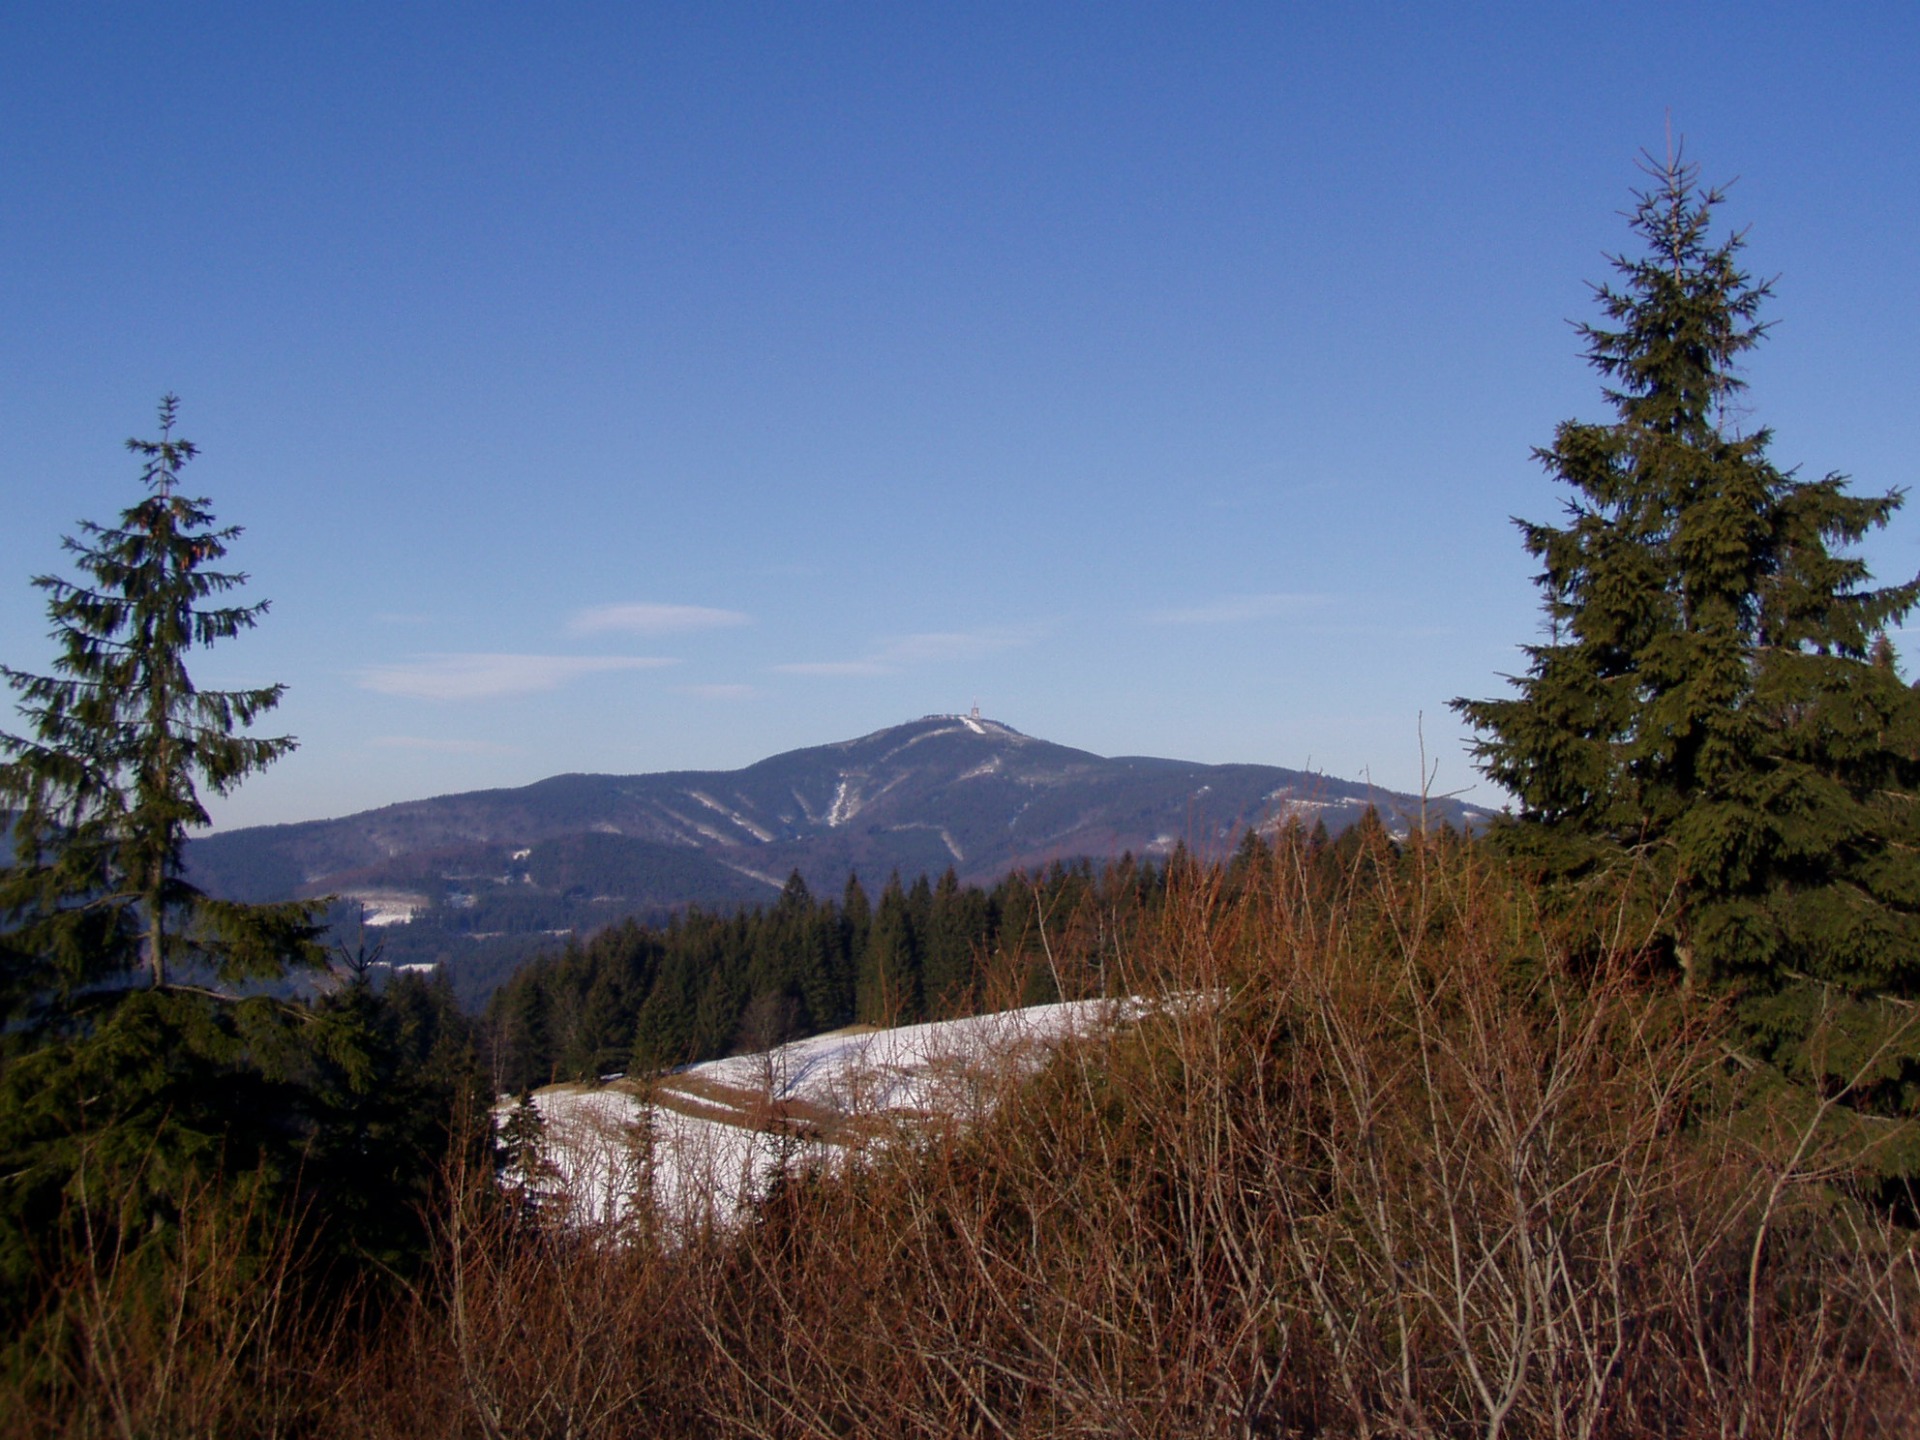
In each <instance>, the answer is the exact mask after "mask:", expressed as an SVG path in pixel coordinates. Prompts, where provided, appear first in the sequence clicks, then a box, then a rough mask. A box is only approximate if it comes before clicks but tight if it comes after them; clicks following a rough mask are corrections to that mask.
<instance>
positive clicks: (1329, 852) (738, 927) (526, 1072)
mask: <svg viewBox="0 0 1920 1440" xmlns="http://www.w3.org/2000/svg"><path fill="white" fill-rule="evenodd" d="M1384 832H1385V825H1384V823H1383V822H1382V821H1381V820H1380V818H1379V816H1378V814H1377V813H1375V812H1373V811H1368V812H1366V814H1365V816H1364V817H1363V819H1362V820H1361V821H1360V822H1359V824H1357V825H1356V826H1354V827H1351V828H1350V829H1349V830H1348V831H1346V832H1344V833H1343V834H1342V835H1341V837H1340V838H1339V839H1337V840H1336V839H1330V838H1329V837H1328V835H1327V831H1326V828H1325V826H1324V825H1318V824H1316V826H1315V827H1314V829H1313V830H1312V831H1311V832H1308V831H1306V830H1305V829H1303V828H1301V827H1300V826H1299V825H1298V824H1294V825H1292V826H1290V827H1288V829H1287V830H1284V831H1283V832H1282V839H1281V844H1282V846H1283V848H1284V847H1285V846H1287V845H1289V844H1292V845H1296V846H1297V847H1298V848H1300V850H1301V852H1302V853H1305V854H1308V855H1310V856H1311V857H1312V860H1311V863H1312V864H1314V865H1315V866H1317V867H1331V868H1334V869H1339V868H1341V867H1344V866H1346V865H1348V864H1350V863H1351V860H1352V857H1353V856H1354V855H1355V854H1357V853H1359V852H1360V850H1362V849H1363V848H1364V847H1365V846H1366V845H1367V844H1368V843H1369V840H1370V837H1373V838H1377V837H1381V836H1384ZM1272 853H1273V851H1272V848H1271V844H1270V842H1269V841H1268V840H1266V839H1263V838H1262V837H1261V836H1259V835H1258V834H1255V833H1254V832H1252V831H1249V832H1248V834H1247V836H1246V838H1245V840H1244V841H1243V842H1242V844H1241V846H1240V848H1239V850H1238V852H1237V853H1236V854H1235V855H1234V856H1233V857H1232V859H1231V860H1230V861H1229V862H1228V863H1227V865H1226V867H1225V870H1224V879H1225V883H1226V884H1227V885H1228V887H1229V888H1230V889H1237V887H1238V886H1240V885H1241V884H1243V883H1245V881H1246V879H1247V878H1248V877H1249V876H1250V875H1251V874H1252V873H1254V871H1256V870H1257V869H1258V868H1260V867H1261V866H1263V865H1265V864H1267V863H1270V860H1271V855H1272ZM1201 868H1202V866H1201V862H1200V861H1198V860H1197V859H1196V858H1195V857H1194V856H1192V855H1191V854H1190V853H1189V852H1188V851H1187V850H1186V849H1185V847H1184V846H1176V847H1175V849H1174V851H1173V852H1172V853H1171V854H1170V855H1169V856H1168V857H1167V859H1166V860H1164V861H1162V862H1158V863H1156V862H1155V861H1153V860H1152V859H1145V860H1138V859H1135V858H1134V857H1133V856H1132V855H1130V854H1129V855H1123V856H1122V857H1121V858H1120V859H1119V860H1117V861H1114V862H1110V863H1104V864H1100V865H1095V864H1094V863H1093V862H1092V861H1090V860H1081V861H1078V862H1076V863H1074V864H1072V865H1068V864H1064V863H1057V864H1055V865H1053V866H1051V867H1049V868H1048V869H1046V870H1045V871H1042V872H1040V873H1037V874H1028V873H1026V872H1023V871H1015V872H1013V873H1012V874H1009V875H1007V876H1005V877H1004V878H1002V879H1001V880H1000V881H998V882H997V883H995V884H993V885H991V886H988V887H981V886H978V885H963V884H961V883H960V880H959V878H958V876H957V875H956V874H955V872H954V871H953V870H952V869H951V868H949V869H948V870H947V871H946V873H945V874H943V875H942V876H940V877H939V879H937V880H930V879H929V878H928V877H927V876H925V875H921V876H918V877H916V878H915V879H914V880H913V881H912V883H910V884H907V883H903V882H902V880H901V877H900V876H899V874H898V873H895V874H893V875H890V876H889V877H888V879H887V882H886V884H885V885H884V886H883V887H882V888H881V891H880V897H879V899H878V901H874V900H871V899H870V898H869V897H868V894H867V891H866V888H865V886H864V885H862V883H861V881H860V879H859V877H858V876H857V875H854V876H850V877H849V878H848V880H847V883H846V886H845V887H844V889H843V890H842V892H841V894H840V896H839V897H838V898H837V899H835V898H824V899H823V898H816V897H815V896H814V895H813V893H812V891H811V890H810V889H809V888H808V886H807V883H806V881H805V880H803V879H802V878H801V877H800V875H799V874H798V872H796V873H795V874H794V875H793V876H791V877H790V878H789V879H788V881H787V884H786V887H785V889H784V890H783V891H782V893H781V895H780V898H779V900H778V901H776V902H775V903H774V904H772V905H770V906H765V907H758V908H753V909H747V910H741V911H736V912H731V913H716V912H710V911H704V910H700V909H698V908H695V909H692V910H689V911H688V912H686V913H685V914H683V915H679V916H676V917H674V918H673V919H671V920H670V921H669V922H668V923H666V924H664V925H645V924H641V923H639V922H637V921H627V922H625V923H622V924H620V925H616V926H611V927H609V928H607V929H605V930H603V931H601V932H599V933H598V934H596V935H594V936H592V937H590V938H589V939H587V940H585V941H583V942H575V943H571V944H569V945H568V946H567V948H566V949H565V950H564V951H562V952H560V953H558V954H552V955H547V956H543V957H541V958H538V959H535V960H533V961H531V962H530V963H528V964H526V965H524V966H522V967H521V968H520V969H519V970H517V971H516V972H515V973H514V975H513V976H512V977H511V978H510V979H508V980H507V982H506V983H505V984H503V985H502V986H501V987H500V988H499V989H498V990H496V991H495V992H494V994H493V996H492V998H491V999H490V1001H489V1003H488V1006H487V1011H486V1032H487V1035H488V1038H489V1041H490V1044H491V1047H492V1049H491V1056H492V1075H493V1078H494V1081H495V1088H496V1089H498V1090H501V1091H513V1092H519V1091H522V1090H525V1089H526V1088H527V1087H529V1086H534V1085H542V1084H547V1083H549V1082H552V1081H555V1080H591V1079H594V1078H595V1077H598V1076H604V1075H607V1074H610V1073H616V1072H628V1071H631V1072H635V1073H646V1072H653V1071H658V1070H663V1069H669V1068H672V1067H674V1066H677V1065H684V1064H689V1063H692V1062H695V1061H700V1060H707V1059H712V1058H715V1057H717V1056H721V1055H726V1054H729V1053H734V1052H738V1051H745V1052H758V1051H761V1050H766V1049H770V1048H772V1047H773V1046H775V1045H778V1044H780V1043H782V1042H783V1041H786V1040H789V1039H792V1038H794V1037H796V1036H802V1035H814V1034H819V1033H821V1032H823V1031H827V1030H834V1029H838V1028H840V1027H841V1026H845V1025H853V1024H863V1025H875V1026H891V1025H904V1024H916V1023H918V1022H920V1021H925V1020H948V1019H954V1018H957V1017H960V1016H966V1015H976V1014H979V1013H981V1012H982V1011H983V1010H992V1009H1004V1008H1008V1007H1011V1006H1018V1005H1040V1004H1046V1003H1049V1002H1051V1001H1054V1000H1076V999H1084V998H1088V997H1092V996H1098V995H1103V994H1108V993H1111V989H1112V986H1113V985H1114V984H1115V983H1117V977H1118V976H1119V975H1121V974H1122V973H1124V966H1122V965H1121V964H1120V963H1119V962H1120V961H1121V960H1123V959H1124V958H1125V957H1126V956H1127V955H1129V954H1130V953H1131V952H1132V950H1133V948H1134V944H1135V941H1136V939H1137V937H1138V935H1139V933H1140V930H1141V927H1142V926H1145V925H1151V924H1152V923H1154V921H1155V919H1156V917H1157V916H1158V914H1159V912H1160V909H1161V907H1162V905H1163V904H1164V901H1165V897H1166V893H1167V886H1168V883H1169V878H1170V877H1173V876H1179V875H1182V874H1190V873H1195V872H1197V871H1198V870H1200V869H1201Z"/></svg>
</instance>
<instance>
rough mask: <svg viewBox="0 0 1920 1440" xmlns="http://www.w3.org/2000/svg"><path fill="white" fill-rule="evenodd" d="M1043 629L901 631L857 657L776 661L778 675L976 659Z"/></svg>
mask: <svg viewBox="0 0 1920 1440" xmlns="http://www.w3.org/2000/svg"><path fill="white" fill-rule="evenodd" d="M1044 633H1045V628H1044V627H1043V626H1039V625H1007V626H1000V627H997V628H989V629H984V630H936V631H927V632H925V633H922V634H918V635H901V636H897V637H895V638H894V639H892V640H888V641H886V642H884V643H883V644H881V645H879V646H878V647H877V648H876V649H875V650H874V651H873V653H872V654H870V655H867V656H864V657H862V658H861V659H858V660H801V661H794V662H790V663H788V664H785V665H775V666H774V667H773V669H774V671H775V672H776V673H778V674H781V675H893V674H896V673H898V672H899V671H901V670H904V669H906V668H908V667H909V666H913V665H936V664H940V663H941V662H943V661H951V660H978V659H981V658H983V657H984V656H987V655H993V654H997V653H998V652H1000V651H1002V650H1012V649H1015V648H1017V647H1018V646H1021V645H1031V644H1032V643H1033V642H1034V641H1036V640H1038V639H1039V638H1040V637H1041V635H1042V634H1044Z"/></svg>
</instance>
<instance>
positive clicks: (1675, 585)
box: [1453, 158, 1920, 995]
mask: <svg viewBox="0 0 1920 1440" xmlns="http://www.w3.org/2000/svg"><path fill="white" fill-rule="evenodd" d="M1644 168H1645V169H1646V171H1647V173H1648V174H1649V175H1650V177H1651V179H1652V182H1653V183H1652V184H1651V185H1650V186H1649V187H1648V188H1647V189H1646V190H1645V191H1644V192H1637V193H1636V195H1635V205H1634V208H1633V211H1632V215H1631V225H1632V229H1633V231H1634V234H1635V235H1636V236H1637V237H1638V240H1639V241H1640V243H1641V245H1642V247H1643V249H1642V252H1641V253H1639V254H1635V255H1630V256H1620V257H1615V258H1613V260H1612V263H1613V267H1614V270H1615V272H1616V279H1615V280H1614V282H1613V283H1611V284H1607V285H1602V286H1598V287H1596V294H1597V298H1598V301H1599V307H1600V310H1601V312H1602V316H1603V319H1602V321H1601V322H1600V323H1598V324H1591V325H1584V326H1582V327H1580V334H1581V336H1582V337H1583V338H1584V340H1585V342H1586V358H1587V359H1588V361H1589V362H1590V363H1591V364H1592V365H1593V366H1594V368H1595V369H1597V370H1598V371H1599V372H1600V373H1601V375H1602V377H1603V378H1604V381H1605V388H1604V393H1605V396H1606V399H1607V401H1608V403H1609V404H1610V405H1611V407H1612V409H1613V412H1614V413H1613V418H1612V419H1611V420H1609V421H1607V422H1604V423H1589V422H1584V421H1567V422H1566V423H1564V424H1562V425H1561V426H1559V428H1558V430H1557V431H1556V433H1555V436H1554V441H1553V444H1552V445H1551V446H1549V447H1547V448H1545V449H1542V450H1539V451H1536V452H1535V453H1536V457H1537V458H1538V459H1539V461H1540V462H1541V464H1542V465H1543V466H1544V467H1545V468H1546V470H1547V471H1548V473H1549V474H1550V475H1551V476H1552V477H1553V478H1554V479H1556V480H1558V481H1560V482H1562V483H1563V484H1565V485H1566V486H1567V487H1568V489H1569V491H1570V494H1569V496H1568V499H1567V502H1566V512H1565V516H1564V520H1563V523H1561V524H1558V525H1552V524H1543V523H1533V522H1527V521H1520V522H1517V523H1518V524H1519V526H1520V529H1521V532H1522V535H1523V537H1524V541H1525V545H1526V548H1527V550H1528V552H1529V553H1530V554H1531V555H1533V556H1534V557H1535V558H1536V559H1538V560H1539V561H1540V562H1541V567H1542V568H1541V572H1540V574H1539V576H1538V577H1537V583H1538V585H1539V587H1540V589H1541V592H1542V595H1543V608H1544V610H1545V620H1546V624H1545V630H1546V636H1545V638H1544V639H1543V640H1542V641H1541V642H1540V643H1538V644H1534V645H1530V646H1527V647H1526V654H1527V658H1528V666H1527V672H1526V674H1525V675H1524V676H1521V677H1520V678H1518V679H1517V680H1515V681H1514V682H1513V683H1514V688H1515V690H1516V691H1517V693H1516V694H1514V695H1512V696H1510V697H1508V698H1503V699H1493V700H1456V701H1455V702H1453V703H1454V706H1455V708H1456V709H1457V710H1458V711H1459V712H1460V713H1462V714H1463V715H1465V716H1466V718H1467V719H1468V720H1469V721H1470V722H1471V723H1472V724H1473V726H1474V727H1475V728H1476V730H1477V731H1478V732H1479V734H1478V739H1477V742H1476V744H1475V746H1474V750H1475V754H1476V756H1477V758H1478V761H1479V763H1480V765H1481V768H1482V769H1483V770H1484V771H1485V773H1486V774H1487V775H1488V776H1489V777H1490V778H1491V779H1493V780H1494V781H1496V782H1497V783H1499V784H1500V785H1501V786H1503V787H1504V788H1505V789H1507V790H1508V791H1510V792H1511V793H1512V794H1513V796H1514V798H1515V799H1516V801H1517V802H1518V810H1517V814H1516V815H1515V816H1514V817H1513V818H1512V819H1511V820H1510V821H1508V822H1507V823H1505V824H1503V825H1502V826H1500V827H1498V828H1497V830H1496V836H1497V838H1498V839H1499V840H1500V841H1501V842H1502V843H1504V844H1506V845H1507V846H1509V847H1510V848H1512V849H1513V850H1515V851H1518V852H1520V853H1522V854H1525V855H1528V856H1531V857H1532V858H1533V859H1534V860H1535V861H1537V862H1538V864H1539V865H1540V867H1541V869H1542V870H1543V871H1544V872H1546V873H1547V874H1549V875H1551V876H1554V877H1557V878H1558V879H1560V880H1562V881H1579V880H1581V879H1583V878H1593V877H1597V876H1600V875H1602V874H1609V875H1611V874H1632V875H1634V876H1637V877H1638V878H1639V881H1640V882H1641V883H1640V886H1639V891H1638V893H1639V895H1640V896H1641V898H1642V899H1643V900H1644V902H1645V904H1646V907H1647V908H1646V910H1645V911H1644V913H1643V916H1642V919H1643V920H1644V921H1645V922H1646V924H1647V926H1648V929H1649V933H1651V934H1652V935H1653V936H1654V938H1655V942H1656V945H1657V947H1659V948H1661V949H1663V950H1664V951H1665V952H1666V953H1667V954H1669V955H1670V956H1671V957H1672V959H1673V960H1674V961H1675V962H1676V963H1677V964H1678V965H1679V966H1680V967H1681V969H1682V970H1683V971H1684V972H1685V975H1686V977H1687V979H1688V981H1689V982H1690V983H1692V984H1694V985H1702V986H1703V985H1706V984H1709V983H1713V982H1727V981H1738V982H1740V983H1742V984H1743V986H1744V987H1745V988H1746V990H1747V991H1748V993H1749V994H1750V995H1751V994H1755V993H1760V992H1764V991H1766V990H1768V989H1769V988H1775V987H1778V986H1780V985H1782V984H1783V983H1787V982H1789V981H1791V980H1792V979H1793V977H1812V978H1813V979H1815V980H1817V981H1819V982H1821V983H1823V984H1838V985H1840V986H1841V987H1843V988H1844V989H1846V990H1848V991H1851V992H1853V993H1860V992H1864V991H1872V990H1894V991H1904V992H1909V993H1911V992H1913V991H1914V990H1915V989H1916V988H1920V850H1916V848H1915V846H1916V844H1920V825H1917V824H1916V820H1917V818H1920V817H1917V816H1916V809H1915V791H1916V788H1917V787H1920V700H1917V699H1916V696H1915V694H1914V692H1913V691H1911V690H1909V689H1908V687H1907V686H1905V685H1904V684H1902V683H1901V682H1900V680H1899V678H1898V676H1897V674H1896V673H1895V670H1894V667H1893V663H1892V648H1891V643H1890V642H1889V640H1888V638H1887V632H1888V630H1889V629H1890V628H1892V627H1893V626H1895V625H1897V624H1898V623H1899V621H1900V619H1901V617H1903V616H1904V615H1905V614H1906V613H1907V611H1908V610H1909V609H1910V608H1911V607H1912V606H1913V604H1914V603H1915V600H1916V598H1920V581H1914V582H1909V583H1906V584H1902V585H1894V586H1887V587H1879V588H1876V587H1875V586H1874V585H1873V584H1872V583H1871V581H1872V577H1871V576H1870V574H1869V572H1868V569H1867V567H1866V565H1865V564H1864V562H1862V561H1861V560H1860V559H1859V558H1857V556H1855V555H1854V554H1852V553H1851V552H1850V549H1849V547H1851V546H1852V545H1854V544H1855V542H1857V541H1859V540H1860V539H1862V538H1863V537H1864V536H1866V535H1867V534H1869V533H1870V532H1872V531H1874V530H1878V529H1880V528H1881V527H1883V526H1885V525H1886V524H1887V523H1888V521H1889V520H1890V518H1891V517H1892V516H1893V514H1894V512H1895V511H1896V510H1897V509H1898V508H1899V506H1900V503H1901V500H1902V495H1901V492H1899V491H1892V492H1889V493H1887V494H1884V495H1878V496H1858V495H1853V494H1850V493H1849V492H1848V488H1847V481H1846V479H1845V477H1843V476H1840V475H1833V474H1828V475H1825V476H1823V477H1821V478H1819V479H1808V478H1805V477H1803V476H1801V475H1800V474H1799V473H1798V472H1797V471H1794V470H1791V469H1784V470H1783V469H1781V468H1779V467H1778V466H1777V465H1776V464H1775V463H1774V461H1773V460H1772V458H1771V457H1770V454H1769V451H1770V449H1771V445H1772V438H1773V437H1772V434H1771V432H1770V431H1769V430H1767V429H1766V428H1764V427H1760V428H1747V427H1745V426H1744V425H1743V424H1742V423H1741V413H1740V411H1739V410H1738V409H1737V408H1736V407H1735V401H1736V400H1737V398H1738V396H1739V395H1740V392H1741V390H1742V388H1743V382H1742V380H1741V378H1740V375H1739V372H1738V366H1739V363H1740V361H1741V359H1742V357H1743V356H1745V355H1746V353H1747V352H1748V351H1750V350H1752V349H1753V347H1754V346H1756V345H1757V344H1759V343H1760V341H1761V339H1762V338H1763V337H1764V336H1765V334H1766V330H1767V323H1766V322H1765V321H1763V320H1762V319H1761V318H1760V311H1761V307H1762V304H1763V302H1764V301H1765V300H1766V299H1767V298H1768V295H1769V290H1770V286H1769V284H1768V283H1764V282H1756V281H1755V280H1754V279H1753V278H1752V277H1751V276H1750V275H1749V274H1748V273H1747V272H1746V271H1745V270H1744V269H1743V268H1742V265H1741V258H1740V256H1741V250H1742V247H1743V243H1744V234H1739V233H1736V234H1732V235H1727V236H1723V237H1719V238H1716V237H1715V236H1714V234H1713V230H1714V217H1715V212H1716V210H1717V209H1718V208H1719V206H1720V205H1721V204H1722V202H1723V194H1722V192H1721V191H1719V190H1715V189H1708V188H1702V187H1700V186H1699V185H1698V184H1697V183H1696V171H1695V168H1694V167H1692V166H1690V165H1687V164H1685V163H1683V162H1682V161H1681V160H1679V159H1677V158H1676V159H1670V160H1669V161H1667V162H1666V163H1665V164H1659V163H1653V162H1649V163H1648V164H1647V165H1646V166H1645V167H1644Z"/></svg>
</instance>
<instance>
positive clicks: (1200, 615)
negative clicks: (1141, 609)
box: [1147, 594, 1333, 625]
mask: <svg viewBox="0 0 1920 1440" xmlns="http://www.w3.org/2000/svg"><path fill="white" fill-rule="evenodd" d="M1332 599H1333V597H1332V596H1331V595H1292V594H1265V595H1227V596H1223V597H1221V598H1220V599H1218V600H1214V601H1210V602H1208V603H1207V604H1205V605H1189V606H1182V607H1180V608H1178V609H1173V610H1155V611H1152V612H1150V613H1149V614H1148V615H1147V620H1148V622H1149V623H1151V624H1154V625H1240V624H1244V623H1246V622H1247V621H1249V620H1273V619H1276V618H1278V617H1280V616H1283V615H1297V614H1299V613H1300V612H1301V611H1303V610H1313V609H1317V608H1318V607H1320V606H1322V605H1325V604H1327V603H1329V602H1330V601H1331V600H1332Z"/></svg>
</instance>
